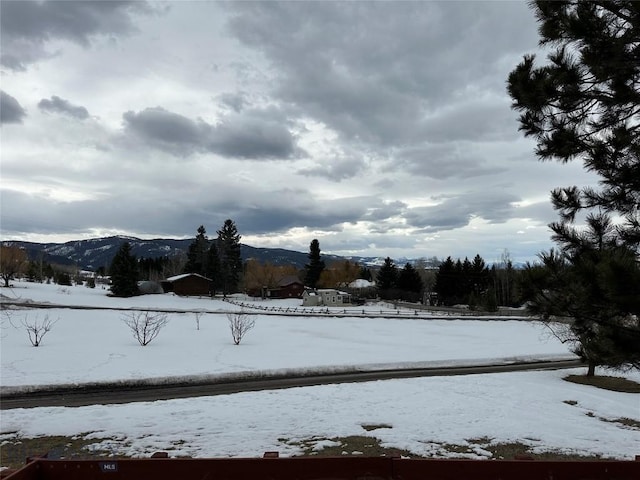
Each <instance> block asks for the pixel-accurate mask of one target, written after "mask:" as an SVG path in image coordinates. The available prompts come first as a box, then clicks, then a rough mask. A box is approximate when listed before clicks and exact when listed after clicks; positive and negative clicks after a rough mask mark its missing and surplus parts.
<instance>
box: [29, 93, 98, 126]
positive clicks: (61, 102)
mask: <svg viewBox="0 0 640 480" xmlns="http://www.w3.org/2000/svg"><path fill="white" fill-rule="evenodd" d="M38 108H39V109H40V110H42V111H44V112H49V113H60V114H63V115H68V116H70V117H73V118H76V119H78V120H85V119H87V118H89V112H88V111H87V109H86V108H84V107H82V106H79V105H73V104H71V103H70V102H69V101H68V100H65V99H63V98H60V97H58V96H56V95H54V96H52V97H51V99H50V100H49V99H46V98H43V99H42V100H40V102H38Z"/></svg>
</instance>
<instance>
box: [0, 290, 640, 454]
mask: <svg viewBox="0 0 640 480" xmlns="http://www.w3.org/2000/svg"><path fill="white" fill-rule="evenodd" d="M106 293H107V292H106V290H102V289H100V288H96V289H89V288H86V287H84V286H73V287H65V288H63V289H61V288H60V287H59V286H57V285H46V284H38V283H28V282H15V288H13V289H11V290H9V289H3V294H4V295H7V296H13V297H21V298H22V299H24V300H26V299H29V300H32V301H34V302H40V303H42V302H50V303H52V304H54V305H92V306H94V307H100V306H102V307H106V308H108V309H106V310H93V311H92V313H91V315H87V311H86V310H81V309H68V308H49V309H46V312H43V311H42V310H33V309H32V310H28V309H22V310H14V311H13V314H12V315H11V316H10V317H7V316H6V315H5V316H3V317H2V329H1V330H0V336H1V339H2V362H1V367H2V370H1V372H0V373H1V375H0V378H1V379H2V387H1V388H2V391H3V393H5V392H9V391H25V390H27V391H29V390H33V389H36V390H37V389H38V388H40V387H39V386H42V385H55V384H57V385H59V384H67V385H69V384H75V385H77V386H81V385H82V384H83V383H91V382H123V383H124V384H126V383H127V382H129V381H133V382H139V383H144V381H145V380H144V379H146V381H148V382H151V383H156V384H158V383H164V382H171V381H175V380H176V377H178V378H179V379H180V380H181V381H183V382H190V381H193V380H202V379H203V378H205V377H206V378H207V379H209V380H214V379H216V378H217V379H219V378H220V377H223V378H226V379H233V378H236V379H241V378H246V377H247V376H249V375H254V376H269V375H273V374H283V373H289V374H290V373H292V372H297V373H302V372H307V373H309V372H310V371H313V372H316V373H320V372H339V371H345V370H347V369H351V370H353V369H355V370H360V371H367V370H371V369H373V368H378V369H379V368H386V369H396V368H401V367H405V368H406V367H427V366H447V365H448V366H455V365H458V366H463V365H470V364H471V365H473V364H487V363H494V364H505V363H511V362H513V361H514V360H515V359H516V358H519V359H521V360H532V359H534V358H537V359H550V358H557V359H559V358H565V359H566V358H575V357H574V356H573V355H572V354H570V353H569V347H568V345H567V344H562V343H561V342H560V340H558V339H557V338H556V337H554V336H553V335H552V334H551V333H550V332H549V330H548V329H547V328H546V327H544V326H542V325H541V324H540V323H538V322H530V321H522V320H520V321H517V320H501V321H491V320H486V319H485V320H459V319H439V318H438V317H437V316H434V317H433V318H431V319H429V320H426V319H424V318H419V319H415V318H410V319H398V318H394V313H395V311H394V310H386V309H385V312H386V318H384V316H383V317H382V318H375V317H373V318H356V317H346V318H335V317H323V318H319V317H318V316H315V317H314V316H308V315H307V316H297V317H285V316H267V315H261V314H260V313H259V312H258V313H257V314H256V315H255V317H254V319H255V322H256V325H255V328H254V329H252V330H250V331H248V332H247V334H246V335H245V336H244V338H243V340H242V342H241V343H240V345H238V346H236V345H233V342H232V339H231V334H230V332H229V328H228V322H227V318H226V315H224V313H219V312H221V311H229V309H233V308H239V307H234V305H232V304H229V303H228V302H222V301H221V300H211V299H199V298H194V297H189V298H187V297H179V296H175V295H171V294H165V295H143V296H139V297H132V298H111V297H107V295H106ZM246 302H249V300H246ZM251 303H254V304H257V305H263V304H265V303H268V304H269V305H271V306H273V305H282V306H288V307H294V308H295V307H299V306H300V300H299V299H287V300H268V301H266V302H265V301H261V300H258V301H254V302H251ZM135 307H138V308H139V307H144V308H149V309H153V308H162V309H166V310H169V309H170V308H173V309H174V310H183V311H184V310H197V311H201V312H202V311H208V312H217V313H206V314H203V315H202V316H201V318H200V323H199V328H198V324H197V323H196V320H195V315H194V314H192V313H170V314H169V317H168V319H169V323H168V324H167V325H166V327H164V328H163V329H162V330H161V331H160V333H159V334H158V336H157V337H156V338H155V339H154V340H153V342H152V343H150V344H149V345H147V346H146V347H141V346H140V345H138V343H137V342H136V341H135V339H134V338H133V337H132V335H131V332H129V331H128V329H127V327H126V325H124V324H123V322H122V321H121V318H122V317H123V315H127V313H131V312H130V311H128V312H127V311H126V310H120V311H118V310H117V309H118V308H122V309H127V308H135ZM329 308H332V309H333V310H339V311H340V310H342V308H335V307H329ZM362 308H363V307H357V308H356V307H354V310H355V311H358V310H360V309H362ZM364 308H367V309H370V311H373V313H374V314H377V313H378V312H379V309H381V308H383V307H381V305H379V304H375V305H371V306H368V307H364ZM244 310H245V311H251V310H249V309H248V308H247V307H245V309H244ZM45 315H48V316H49V318H50V319H51V320H52V321H55V323H54V324H53V327H52V329H51V330H50V331H49V332H48V333H47V335H46V336H45V337H44V338H43V341H42V344H41V345H40V346H39V347H38V348H34V347H32V346H31V345H30V344H29V341H28V338H27V334H26V332H25V331H24V328H23V323H24V322H26V323H32V322H34V321H38V322H42V321H43V320H44V318H45ZM96 332H99V341H96ZM187 349H188V351H189V354H188V355H176V354H175V353H176V352H184V351H186V350H187ZM79 365H81V366H82V367H81V368H78V366H79ZM585 373H586V368H585V367H583V368H579V369H564V370H557V371H528V372H514V373H499V374H487V375H462V376H454V377H431V378H414V379H403V380H385V381H376V382H364V383H358V384H340V385H325V386H316V387H304V388H290V389H284V390H273V391H262V392H247V393H239V394H234V395H220V396H215V397H199V398H190V399H180V400H168V401H155V402H142V403H129V404H123V405H92V406H87V407H79V408H65V407H50V408H45V407H42V408H24V409H10V410H3V411H2V426H1V428H0V442H5V441H10V440H15V439H18V441H19V440H20V439H24V438H30V437H34V436H40V435H69V436H80V437H86V438H91V439H94V440H95V448H96V449H106V450H109V451H112V452H113V453H114V454H118V453H123V454H128V455H135V456H145V457H148V456H150V455H151V453H153V452H155V451H160V450H164V451H166V450H170V451H171V456H174V457H175V456H181V455H182V456H184V455H188V456H194V457H201V458H202V457H216V456H218V457H223V456H249V457H256V456H261V455H262V453H263V452H265V451H279V452H280V453H281V454H282V455H283V456H284V455H287V456H288V455H293V454H300V453H301V452H300V450H301V448H300V442H302V441H307V443H308V444H309V445H310V446H313V447H315V448H321V447H322V446H326V445H336V444H337V442H336V441H330V439H332V438H334V437H337V436H343V437H346V436H350V435H365V436H369V437H372V438H377V439H378V440H380V441H381V443H382V444H383V445H384V446H387V447H396V448H402V449H407V450H409V451H411V452H412V453H414V454H417V455H424V456H437V457H442V456H447V455H451V453H450V452H451V451H455V452H457V455H460V452H461V451H464V450H466V452H465V454H466V456H470V457H473V458H487V457H488V456H490V453H489V452H488V451H487V449H486V448H485V447H486V446H487V445H488V444H495V443H504V442H516V441H517V442H522V443H524V444H526V445H528V446H530V447H531V448H532V449H533V450H534V451H536V452H540V451H545V450H557V451H561V452H567V453H578V454H581V455H588V454H597V455H603V456H606V457H614V458H622V459H627V460H633V458H634V456H635V455H637V454H638V450H639V447H640V436H639V435H638V430H637V428H634V427H633V425H632V423H633V422H634V421H635V422H636V424H637V422H638V421H640V409H639V405H640V404H639V401H638V394H634V393H622V392H611V391H607V390H603V389H599V388H595V387H592V386H588V385H578V384H574V383H569V382H566V381H564V380H562V378H563V377H565V376H566V375H569V374H576V375H584V374H585ZM598 374H599V375H613V376H625V377H627V378H630V379H632V380H634V381H636V382H637V381H640V373H639V372H637V371H634V372H628V373H621V372H615V371H608V370H605V369H598ZM254 378H255V377H254ZM336 405H339V407H338V408H337V407H336ZM625 418H626V419H627V422H626V423H627V425H625V424H624V423H623V419H625ZM372 424H373V425H384V426H385V428H378V429H374V430H371V431H366V430H365V429H364V428H363V425H372ZM87 432H89V433H87ZM105 439H106V440H105ZM472 439H476V440H472ZM447 445H449V447H447ZM452 445H455V446H460V447H462V448H457V447H455V448H453V447H451V446H452ZM33 454H34V452H25V454H24V455H23V457H26V456H28V455H33Z"/></svg>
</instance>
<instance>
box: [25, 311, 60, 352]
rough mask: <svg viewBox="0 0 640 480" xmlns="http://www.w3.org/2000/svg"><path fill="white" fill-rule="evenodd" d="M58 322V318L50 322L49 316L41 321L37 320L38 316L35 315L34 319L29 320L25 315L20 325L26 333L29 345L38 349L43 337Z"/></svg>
mask: <svg viewBox="0 0 640 480" xmlns="http://www.w3.org/2000/svg"><path fill="white" fill-rule="evenodd" d="M58 320H59V319H58V318H56V319H55V320H51V319H50V318H49V315H45V316H44V318H43V319H42V321H40V320H39V319H38V315H36V318H35V319H33V320H31V319H29V316H28V315H25V317H24V318H23V319H22V320H21V321H20V323H21V324H22V326H23V327H24V328H25V330H26V331H27V335H29V341H30V342H31V345H33V346H34V347H39V346H40V344H41V343H42V339H43V338H44V336H45V335H46V334H47V332H49V331H50V330H51V329H52V328H53V326H54V325H55V324H56V322H57V321H58Z"/></svg>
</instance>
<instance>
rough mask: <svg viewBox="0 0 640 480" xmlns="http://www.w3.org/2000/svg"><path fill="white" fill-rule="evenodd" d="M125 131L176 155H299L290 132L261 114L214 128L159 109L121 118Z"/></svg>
mask: <svg viewBox="0 0 640 480" xmlns="http://www.w3.org/2000/svg"><path fill="white" fill-rule="evenodd" d="M123 119H124V121H125V130H126V131H127V132H129V133H132V134H134V135H136V136H137V137H139V138H141V139H143V140H145V141H146V142H148V143H150V144H152V145H154V146H156V147H158V148H160V149H165V150H168V151H170V152H172V153H175V154H189V153H193V152H213V153H218V154H220V155H224V156H229V157H234V158H247V159H263V158H281V159H285V158H290V157H292V156H293V155H294V154H296V153H299V150H298V149H297V148H296V145H295V140H294V138H293V136H292V135H291V133H290V132H289V130H288V129H287V128H286V127H285V126H284V125H282V123H281V122H280V121H277V119H278V115H277V114H276V115H274V116H269V115H267V114H265V113H264V112H261V111H257V110H255V111H247V112H244V113H243V114H242V115H236V114H233V115H229V116H226V117H224V118H223V119H222V121H221V122H219V123H218V124H216V125H210V124H208V123H206V122H205V121H203V120H201V119H198V120H191V119H189V118H187V117H185V116H183V115H179V114H177V113H173V112H169V111H168V110H165V109H164V108H162V107H155V108H146V109H145V110H142V111H141V112H139V113H135V112H132V111H129V112H126V113H125V114H124V115H123Z"/></svg>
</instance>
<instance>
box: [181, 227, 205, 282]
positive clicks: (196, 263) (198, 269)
mask: <svg viewBox="0 0 640 480" xmlns="http://www.w3.org/2000/svg"><path fill="white" fill-rule="evenodd" d="M208 250H209V239H208V238H207V231H206V229H205V228H204V225H200V226H199V227H198V232H197V233H196V238H195V239H194V240H193V242H191V244H190V245H189V249H188V250H187V263H186V264H185V266H184V273H197V274H198V275H202V276H205V277H206V276H207V275H206V271H207V251H208Z"/></svg>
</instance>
